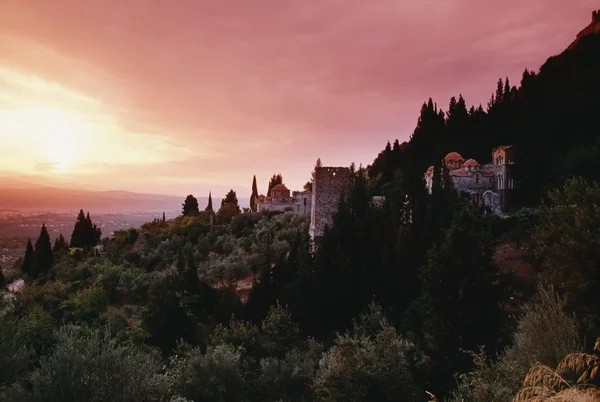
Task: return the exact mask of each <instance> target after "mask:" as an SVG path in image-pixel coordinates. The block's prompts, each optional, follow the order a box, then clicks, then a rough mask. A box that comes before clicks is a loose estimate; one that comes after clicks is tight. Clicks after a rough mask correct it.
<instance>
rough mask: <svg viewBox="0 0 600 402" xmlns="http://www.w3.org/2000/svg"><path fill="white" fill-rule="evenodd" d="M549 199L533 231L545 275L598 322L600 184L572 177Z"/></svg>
mask: <svg viewBox="0 0 600 402" xmlns="http://www.w3.org/2000/svg"><path fill="white" fill-rule="evenodd" d="M548 198H549V200H548V202H546V203H545V204H544V205H543V206H542V207H540V209H539V211H538V213H537V219H538V225H537V226H536V229H535V232H534V233H533V245H534V253H535V256H536V258H537V259H538V260H539V261H540V263H541V268H542V272H541V276H542V278H545V279H546V280H548V281H549V282H550V283H551V284H553V285H554V286H555V287H556V288H557V289H558V290H560V291H562V292H564V294H566V295H567V296H568V297H569V301H570V302H571V306H572V307H575V310H576V311H577V313H578V314H579V316H580V317H581V318H589V319H590V320H593V321H595V322H596V325H599V323H598V318H597V314H596V312H597V311H598V310H597V309H598V307H600V256H599V255H598V250H599V249H600V236H599V235H598V228H599V227H600V213H599V212H598V205H600V183H592V184H589V183H587V182H586V181H585V180H583V179H581V178H576V179H571V180H568V181H567V182H566V183H565V185H564V186H563V187H562V188H560V189H557V190H554V191H551V192H550V193H549V195H548ZM589 324H591V323H589Z"/></svg>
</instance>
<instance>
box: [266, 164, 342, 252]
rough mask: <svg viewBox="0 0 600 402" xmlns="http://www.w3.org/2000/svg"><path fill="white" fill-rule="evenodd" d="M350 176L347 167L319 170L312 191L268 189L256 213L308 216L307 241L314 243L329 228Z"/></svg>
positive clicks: (280, 188) (278, 186) (280, 185)
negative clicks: (287, 213)
mask: <svg viewBox="0 0 600 402" xmlns="http://www.w3.org/2000/svg"><path fill="white" fill-rule="evenodd" d="M350 178H351V172H350V168H347V167H331V166H321V167H316V168H315V178H314V182H313V184H312V191H294V192H292V193H291V194H290V190H289V189H288V188H287V187H286V186H285V185H284V184H278V185H276V186H275V187H273V188H272V189H271V196H270V197H265V196H264V195H259V196H258V199H257V207H256V211H257V212H261V211H293V212H295V213H298V214H303V215H310V229H309V232H310V238H311V239H312V240H313V242H315V243H316V242H318V241H319V240H320V239H321V237H323V234H324V233H325V230H326V228H327V227H331V226H332V225H333V216H334V215H335V213H336V212H337V208H338V203H339V201H340V196H341V194H342V192H343V191H344V190H346V189H347V188H348V186H349V185H350Z"/></svg>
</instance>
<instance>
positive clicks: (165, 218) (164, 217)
mask: <svg viewBox="0 0 600 402" xmlns="http://www.w3.org/2000/svg"><path fill="white" fill-rule="evenodd" d="M162 221H163V223H165V222H166V221H167V216H166V215H165V212H164V211H163V219H162Z"/></svg>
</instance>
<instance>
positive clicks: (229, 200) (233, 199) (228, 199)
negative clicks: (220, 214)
mask: <svg viewBox="0 0 600 402" xmlns="http://www.w3.org/2000/svg"><path fill="white" fill-rule="evenodd" d="M224 205H233V207H234V208H235V210H237V211H238V213H240V212H242V210H241V209H240V204H239V203H238V198H237V194H236V193H235V191H233V189H232V190H229V192H228V193H227V195H225V198H223V199H222V200H221V207H222V206H224Z"/></svg>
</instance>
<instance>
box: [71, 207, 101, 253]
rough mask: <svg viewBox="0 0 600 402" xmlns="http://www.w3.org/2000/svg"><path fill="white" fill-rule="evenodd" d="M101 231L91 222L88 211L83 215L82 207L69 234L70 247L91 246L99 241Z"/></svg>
mask: <svg viewBox="0 0 600 402" xmlns="http://www.w3.org/2000/svg"><path fill="white" fill-rule="evenodd" d="M101 237H102V231H101V230H100V229H99V228H98V227H97V226H96V224H95V223H93V222H92V218H91V217H90V213H89V212H88V213H87V216H86V215H84V213H83V209H82V210H80V211H79V215H77V221H76V222H75V227H74V228H73V233H72V234H71V247H79V248H83V249H85V248H89V247H93V246H95V245H96V244H98V242H99V241H100V238H101Z"/></svg>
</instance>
